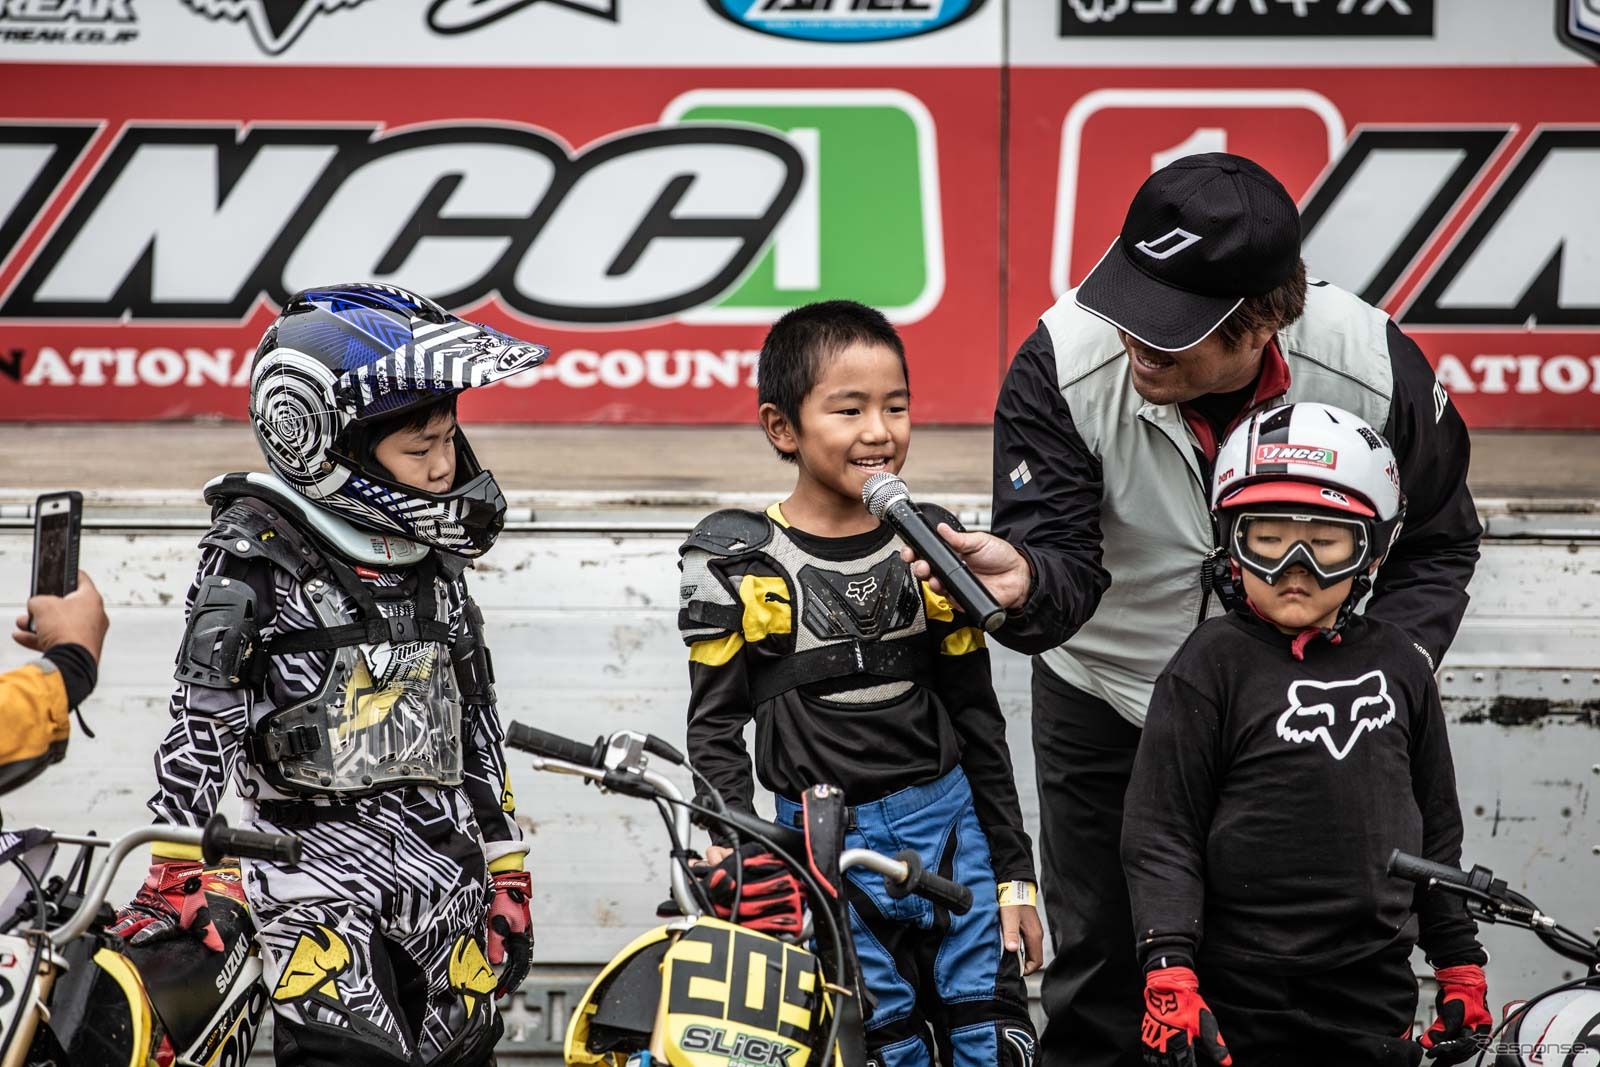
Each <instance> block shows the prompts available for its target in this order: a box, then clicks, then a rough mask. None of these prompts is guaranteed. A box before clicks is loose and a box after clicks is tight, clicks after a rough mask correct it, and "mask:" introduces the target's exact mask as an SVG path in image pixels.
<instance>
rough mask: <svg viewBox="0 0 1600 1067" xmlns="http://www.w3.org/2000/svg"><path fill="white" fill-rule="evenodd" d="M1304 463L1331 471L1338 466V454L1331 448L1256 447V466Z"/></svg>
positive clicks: (1301, 446) (1299, 446) (1298, 446)
mask: <svg viewBox="0 0 1600 1067" xmlns="http://www.w3.org/2000/svg"><path fill="white" fill-rule="evenodd" d="M1276 463H1304V464H1308V465H1310V466H1313V467H1327V468H1328V469H1329V470H1332V469H1333V468H1334V467H1337V466H1338V465H1339V453H1337V452H1335V451H1334V450H1333V449H1331V448H1311V447H1307V446H1305V445H1256V464H1257V465H1258V466H1260V465H1261V464H1276Z"/></svg>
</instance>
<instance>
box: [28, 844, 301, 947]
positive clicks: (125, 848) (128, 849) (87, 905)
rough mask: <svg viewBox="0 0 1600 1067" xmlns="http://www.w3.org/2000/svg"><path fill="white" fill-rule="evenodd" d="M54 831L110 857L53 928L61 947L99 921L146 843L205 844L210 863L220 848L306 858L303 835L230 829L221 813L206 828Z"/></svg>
mask: <svg viewBox="0 0 1600 1067" xmlns="http://www.w3.org/2000/svg"><path fill="white" fill-rule="evenodd" d="M52 836H53V837H54V838H55V840H56V841H57V842H58V843H60V844H64V845H83V846H86V847H88V848H104V849H106V858H105V862H104V863H102V864H101V865H100V870H99V871H98V872H97V873H96V874H95V876H94V880H93V881H92V882H91V883H90V884H89V887H88V888H87V889H86V890H85V891H84V894H83V901H82V902H81V903H80V904H79V905H78V909H77V911H76V912H74V913H73V916H72V918H71V919H69V920H67V921H66V922H65V923H63V924H62V925H61V926H58V927H56V928H55V929H54V930H51V931H50V941H51V943H52V944H54V945H55V946H56V947H57V948H59V947H61V946H63V945H66V944H67V943H69V942H71V941H74V940H76V939H77V938H79V937H82V936H83V934H84V933H85V932H87V931H88V929H89V927H90V926H91V925H93V924H94V921H95V917H96V915H97V914H98V913H99V911H100V905H101V904H104V903H105V899H106V895H107V894H108V893H109V892H110V891H111V882H112V880H113V879H114V878H116V876H117V871H118V869H119V868H120V867H121V866H122V861H123V860H125V859H127V858H128V855H129V854H130V853H132V852H133V850H134V849H136V848H138V847H139V846H140V845H145V844H152V843H159V844H166V845H195V846H198V847H199V848H200V850H201V854H202V855H203V856H205V857H206V858H207V862H212V863H214V862H216V859H219V858H221V853H219V852H217V851H216V850H217V849H219V848H220V849H222V850H223V851H225V852H231V853H232V854H233V855H236V856H250V857H253V858H259V859H269V860H273V861H275V862H283V863H296V862H298V861H299V857H300V839H299V838H298V837H293V836H287V835H281V834H263V833H256V832H255V831H252V830H231V829H229V828H228V823H227V820H225V819H224V818H223V817H222V816H220V815H214V816H212V818H211V821H210V822H208V823H207V824H206V826H205V829H203V830H202V829H197V828H195V827H189V826H144V827H140V828H139V829H137V830H133V831H130V832H129V833H126V834H123V835H122V836H121V837H118V838H115V839H112V840H107V839H105V838H100V837H80V836H75V835H71V834H54V835H52ZM208 839H209V841H210V846H209V851H208V845H207V841H208ZM240 846H242V847H240ZM213 856H215V857H216V858H213Z"/></svg>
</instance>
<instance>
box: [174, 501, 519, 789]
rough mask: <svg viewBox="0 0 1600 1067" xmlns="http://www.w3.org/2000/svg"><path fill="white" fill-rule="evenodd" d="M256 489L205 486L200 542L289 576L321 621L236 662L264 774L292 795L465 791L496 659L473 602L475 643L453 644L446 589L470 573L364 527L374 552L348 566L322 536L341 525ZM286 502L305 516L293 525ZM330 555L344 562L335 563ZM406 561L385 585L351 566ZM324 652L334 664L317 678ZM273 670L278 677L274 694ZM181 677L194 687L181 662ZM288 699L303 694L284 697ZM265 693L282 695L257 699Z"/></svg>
mask: <svg viewBox="0 0 1600 1067" xmlns="http://www.w3.org/2000/svg"><path fill="white" fill-rule="evenodd" d="M258 477H259V476H251V478H252V480H254V479H255V478H258ZM213 484H215V483H213ZM248 488H249V491H250V493H251V496H239V497H234V498H232V499H229V498H227V497H225V496H222V494H220V493H219V494H216V495H213V494H212V492H211V489H212V487H210V486H208V487H207V496H208V499H211V500H212V501H213V503H214V504H216V505H217V506H218V510H217V514H216V519H215V521H214V525H213V528H212V532H211V533H210V534H209V535H208V536H207V537H206V538H205V539H204V540H202V542H201V543H202V544H204V545H212V546H215V547H218V548H220V549H222V550H223V551H225V552H227V553H229V554H230V555H233V556H235V557H237V558H243V559H251V558H253V557H256V556H263V557H266V558H267V560H268V561H269V562H271V563H272V564H273V565H274V566H276V567H279V568H282V569H284V570H287V571H289V573H290V574H291V575H292V576H293V577H294V578H295V579H296V582H297V583H298V586H299V591H300V593H301V595H302V599H303V602H304V603H303V606H304V607H308V608H309V611H310V613H311V614H312V615H313V616H314V617H315V618H316V621H317V623H318V626H317V627H316V628H311V629H297V630H285V631H281V632H279V633H277V634H274V635H272V636H269V637H265V638H259V639H258V640H257V641H256V642H255V647H254V648H253V649H252V650H249V651H248V652H247V654H246V655H245V656H244V662H242V663H241V664H240V667H239V676H240V677H239V680H240V681H246V680H248V681H249V682H250V683H251V684H253V685H254V686H255V687H256V691H257V694H258V700H257V702H256V705H255V707H254V709H253V710H252V715H251V722H250V735H249V737H248V738H247V739H246V750H247V752H248V754H249V756H250V759H251V761H252V763H254V764H255V766H256V768H257V769H258V770H259V772H260V773H261V775H262V777H263V778H264V779H265V780H266V781H267V782H268V784H270V785H271V786H272V787H273V788H274V789H277V790H280V791H282V792H285V793H290V794H312V795H337V796H347V797H348V796H358V795H361V794H366V793H372V792H376V791H379V790H383V789H386V788H391V787H394V786H398V785H408V784H409V785H440V786H452V785H459V784H461V782H462V743H461V729H462V727H461V720H462V707H463V703H464V697H463V689H465V690H467V697H468V698H470V699H480V700H481V699H486V698H487V699H492V696H490V695H489V694H488V693H487V692H485V691H484V690H487V663H486V662H484V661H485V660H486V654H484V653H483V652H482V651H481V649H482V644H481V641H479V640H478V636H479V627H478V626H476V625H473V623H474V622H475V621H476V619H475V616H474V612H473V609H472V605H471V604H470V602H466V603H464V605H463V610H464V611H465V613H466V615H467V617H466V618H464V619H463V626H462V627H461V629H462V631H463V633H464V635H465V636H464V638H463V639H462V640H461V641H458V642H455V643H454V647H453V645H452V641H451V635H450V625H449V596H448V593H449V589H448V583H449V582H453V581H455V580H456V579H457V578H458V577H459V574H460V565H459V564H458V563H454V561H453V560H452V559H451V558H450V557H441V555H440V554H439V553H436V552H430V551H429V550H428V549H426V548H425V547H422V546H418V545H412V544H410V543H409V542H395V541H394V539H390V538H385V537H382V536H381V535H369V534H366V533H364V532H358V533H359V537H360V544H361V546H362V547H363V548H364V549H365V554H366V555H367V556H368V557H369V558H358V559H356V560H351V559H350V558H349V557H350V555H351V554H352V553H351V551H350V549H351V545H349V544H346V543H345V542H344V541H343V540H337V541H336V540H333V539H332V535H334V534H337V533H339V532H340V531H338V530H331V531H330V530H323V529H321V526H323V525H326V524H328V523H339V520H337V519H335V518H333V517H331V516H320V515H318V514H316V513H312V514H309V515H308V514H307V513H309V512H312V509H310V508H308V507H307V508H304V509H303V510H301V509H300V508H299V506H298V502H297V501H295V500H294V499H292V498H291V499H285V498H283V497H276V496H271V495H269V494H268V493H265V492H263V491H262V489H263V487H262V486H259V485H255V484H251V485H250V486H249V487H248ZM290 508H296V510H295V511H294V512H290V514H293V515H294V518H295V519H297V520H301V521H291V520H290V518H289V517H288V515H286V514H285V513H286V512H289V509H290ZM307 519H311V520H312V521H310V522H305V525H304V526H302V524H301V523H302V522H304V521H305V520H307ZM339 526H341V527H343V529H344V531H346V532H351V531H350V528H349V527H347V526H344V524H342V523H339ZM307 527H309V530H308V529H307ZM378 542H384V543H383V544H378ZM402 546H403V547H402ZM334 550H342V551H341V555H344V556H345V558H344V559H339V558H335V555H334ZM371 557H375V558H371ZM396 557H399V558H402V559H403V558H406V557H410V558H411V559H413V560H414V562H411V564H410V565H409V566H406V567H404V568H403V571H404V576H403V578H401V579H400V580H399V581H397V582H395V583H394V584H392V585H388V586H382V585H376V584H369V583H368V582H366V581H363V580H362V579H361V577H360V576H358V575H357V574H356V572H355V570H354V568H353V567H352V566H351V563H352V562H354V563H358V564H365V563H379V562H383V563H385V564H386V566H387V568H388V570H389V573H390V574H391V575H392V574H393V573H394V571H395V570H396V568H394V564H393V560H394V558H396ZM219 580H220V581H223V582H226V581H227V579H217V578H214V577H213V578H208V579H206V581H205V582H203V583H202V589H201V595H199V596H197V598H196V604H195V609H194V611H193V612H192V613H191V622H190V629H191V632H192V631H193V630H194V628H195V625H196V622H197V621H198V619H199V618H200V616H201V612H202V608H204V607H205V606H206V602H207V599H208V597H207V596H206V592H207V590H206V588H205V586H206V583H211V582H216V581H219ZM244 585H245V583H243V582H239V581H237V580H235V581H233V586H235V587H238V586H244ZM243 595H244V596H245V597H246V598H253V595H252V594H249V593H245V594H243ZM281 615H282V612H281V610H280V617H281ZM190 644H193V641H192V640H191V641H186V645H190ZM324 657H326V660H327V663H326V666H325V667H323V668H322V669H321V670H318V669H317V667H318V663H317V661H318V660H321V659H323V658H324ZM273 666H275V667H276V668H277V670H276V675H277V676H276V678H274V679H273V682H274V683H275V684H273V685H272V686H271V687H270V689H269V687H268V685H267V681H268V671H269V667H273ZM458 674H460V675H461V677H458ZM179 680H180V681H184V680H185V678H184V664H183V663H181V662H180V666H179ZM284 692H291V693H293V694H294V696H293V697H292V698H290V699H285V698H284V697H283V696H282V694H283V693H284ZM267 693H270V694H272V695H275V696H277V698H278V699H277V700H276V701H275V700H273V699H270V698H269V699H260V697H261V696H262V695H263V694H267ZM302 694H303V695H302Z"/></svg>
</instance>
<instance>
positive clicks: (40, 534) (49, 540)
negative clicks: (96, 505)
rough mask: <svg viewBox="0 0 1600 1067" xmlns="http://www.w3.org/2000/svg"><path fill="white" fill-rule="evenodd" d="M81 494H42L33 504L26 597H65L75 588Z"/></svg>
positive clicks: (81, 504) (81, 530)
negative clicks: (29, 587)
mask: <svg viewBox="0 0 1600 1067" xmlns="http://www.w3.org/2000/svg"><path fill="white" fill-rule="evenodd" d="M82 532H83V494H82V493H78V492H71V491H69V492H65V493H45V494H44V495H42V496H41V497H39V499H38V500H37V501H35V502H34V505H33V586H32V590H33V591H32V592H31V593H29V594H28V595H29V596H66V595H67V594H68V593H70V592H72V591H73V590H74V589H77V588H78V538H79V536H80V535H81V534H82Z"/></svg>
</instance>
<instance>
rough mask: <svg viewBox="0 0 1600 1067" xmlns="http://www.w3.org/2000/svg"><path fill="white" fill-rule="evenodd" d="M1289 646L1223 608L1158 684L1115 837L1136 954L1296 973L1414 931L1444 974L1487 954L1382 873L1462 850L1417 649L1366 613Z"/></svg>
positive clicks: (1440, 897) (1455, 906)
mask: <svg viewBox="0 0 1600 1067" xmlns="http://www.w3.org/2000/svg"><path fill="white" fill-rule="evenodd" d="M1291 640H1292V639H1291V638H1290V637H1288V636H1287V635H1285V634H1283V633H1281V632H1280V631H1279V630H1277V629H1276V628H1275V627H1273V626H1271V625H1270V624H1268V623H1266V622H1264V621H1262V620H1261V619H1259V618H1256V617H1255V616H1253V615H1248V614H1244V613H1232V614H1229V615H1227V616H1224V617H1221V618H1216V619H1212V620H1210V621H1208V622H1206V623H1205V624H1203V625H1202V626H1201V627H1199V629H1197V630H1196V631H1195V632H1194V633H1193V634H1192V635H1191V636H1190V638H1189V640H1188V641H1186V642H1185V643H1184V645H1183V647H1182V648H1181V649H1180V650H1179V651H1178V654H1177V655H1176V656H1175V657H1173V660H1172V662H1171V663H1170V664H1169V665H1168V667H1167V669H1166V671H1165V672H1164V673H1163V674H1162V675H1161V677H1160V678H1159V679H1158V680H1157V682H1156V687H1155V697H1154V699H1153V700H1152V702H1151V705H1150V715H1149V718H1148V719H1147V720H1146V722H1145V729H1144V735H1143V737H1142V739H1141V741H1140V744H1139V753H1138V756H1137V758H1136V760H1135V762H1134V770H1133V779H1132V782H1131V783H1130V785H1129V788H1128V794H1127V807H1126V814H1125V818H1124V822H1123V832H1122V860H1123V868H1124V870H1125V872H1126V874H1127V878H1128V889H1129V893H1130V896H1131V899H1132V902H1133V917H1134V926H1135V931H1136V937H1137V943H1138V950H1139V953H1140V959H1141V962H1150V961H1152V960H1155V961H1157V962H1159V961H1160V959H1161V958H1163V957H1164V958H1165V959H1166V960H1167V962H1169V963H1170V962H1174V961H1183V962H1188V961H1193V960H1195V959H1197V958H1198V959H1199V960H1200V961H1201V963H1202V964H1205V963H1208V962H1209V963H1215V964H1217V965H1221V966H1229V967H1250V968H1257V969H1261V970H1264V971H1266V972H1268V973H1281V974H1294V973H1304V972H1308V971H1312V970H1320V969H1325V968H1329V967H1337V966H1340V965H1342V964H1344V963H1348V962H1352V961H1354V960H1358V959H1361V958H1364V957H1366V956H1368V955H1371V954H1372V953H1374V952H1377V951H1379V950H1380V949H1382V948H1384V947H1386V946H1388V945H1390V944H1393V943H1395V942H1405V943H1413V942H1417V941H1420V943H1421V944H1422V947H1423V948H1424V950H1426V951H1427V953H1428V956H1429V958H1430V959H1431V960H1432V961H1434V962H1435V964H1437V965H1449V964H1454V963H1467V962H1475V963H1482V962H1484V958H1485V957H1484V956H1483V953H1482V950H1481V949H1480V948H1479V947H1478V944H1477V939H1476V926H1475V924H1474V923H1473V921H1472V920H1471V919H1470V918H1468V917H1467V915H1466V913H1465V911H1464V910H1463V909H1462V907H1461V903H1460V901H1459V899H1458V898H1456V897H1453V896H1450V895H1449V894H1445V893H1440V892H1437V891H1428V890H1419V889H1417V888H1416V887H1414V886H1413V885H1412V884H1411V883H1410V882H1406V881H1403V880H1401V879H1398V878H1392V877H1390V876H1389V875H1388V874H1387V873H1386V868H1387V864H1388V859H1389V854H1390V852H1391V851H1392V850H1394V849H1397V848H1398V849H1401V850H1402V851H1405V852H1409V853H1412V854H1415V855H1420V856H1422V857H1424V858H1426V859H1430V860H1433V861H1434V862H1437V863H1443V864H1446V865H1449V866H1452V867H1454V866H1457V865H1459V863H1460V859H1461V835H1462V830H1461V812H1460V808H1459V805H1458V802H1457V798H1456V784H1455V771H1454V767H1453V765H1452V763H1451V759H1450V745H1449V740H1448V738H1447V737H1446V733H1445V721H1444V713H1443V710H1442V709H1441V707H1440V703H1439V693H1438V689H1437V688H1436V687H1435V684H1434V679H1433V673H1432V670H1431V668H1430V666H1429V664H1428V663H1427V662H1426V659H1425V657H1424V656H1422V655H1421V654H1419V650H1418V648H1417V647H1416V646H1415V645H1414V644H1413V642H1412V639H1411V637H1410V636H1409V635H1408V634H1406V633H1405V632H1403V631H1402V630H1400V629H1399V628H1398V627H1396V626H1394V625H1392V624H1390V623H1386V622H1383V621H1381V620H1377V619H1368V618H1364V617H1361V616H1357V617H1355V618H1353V619H1352V620H1351V621H1350V622H1349V623H1348V624H1347V625H1346V626H1345V627H1344V629H1343V630H1342V631H1341V635H1340V640H1339V641H1338V643H1332V642H1330V641H1326V640H1322V639H1317V640H1314V641H1312V642H1311V643H1310V644H1309V645H1307V646H1306V648H1305V659H1304V660H1296V659H1295V658H1294V656H1293V655H1292V654H1291V650H1290V643H1291Z"/></svg>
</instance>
